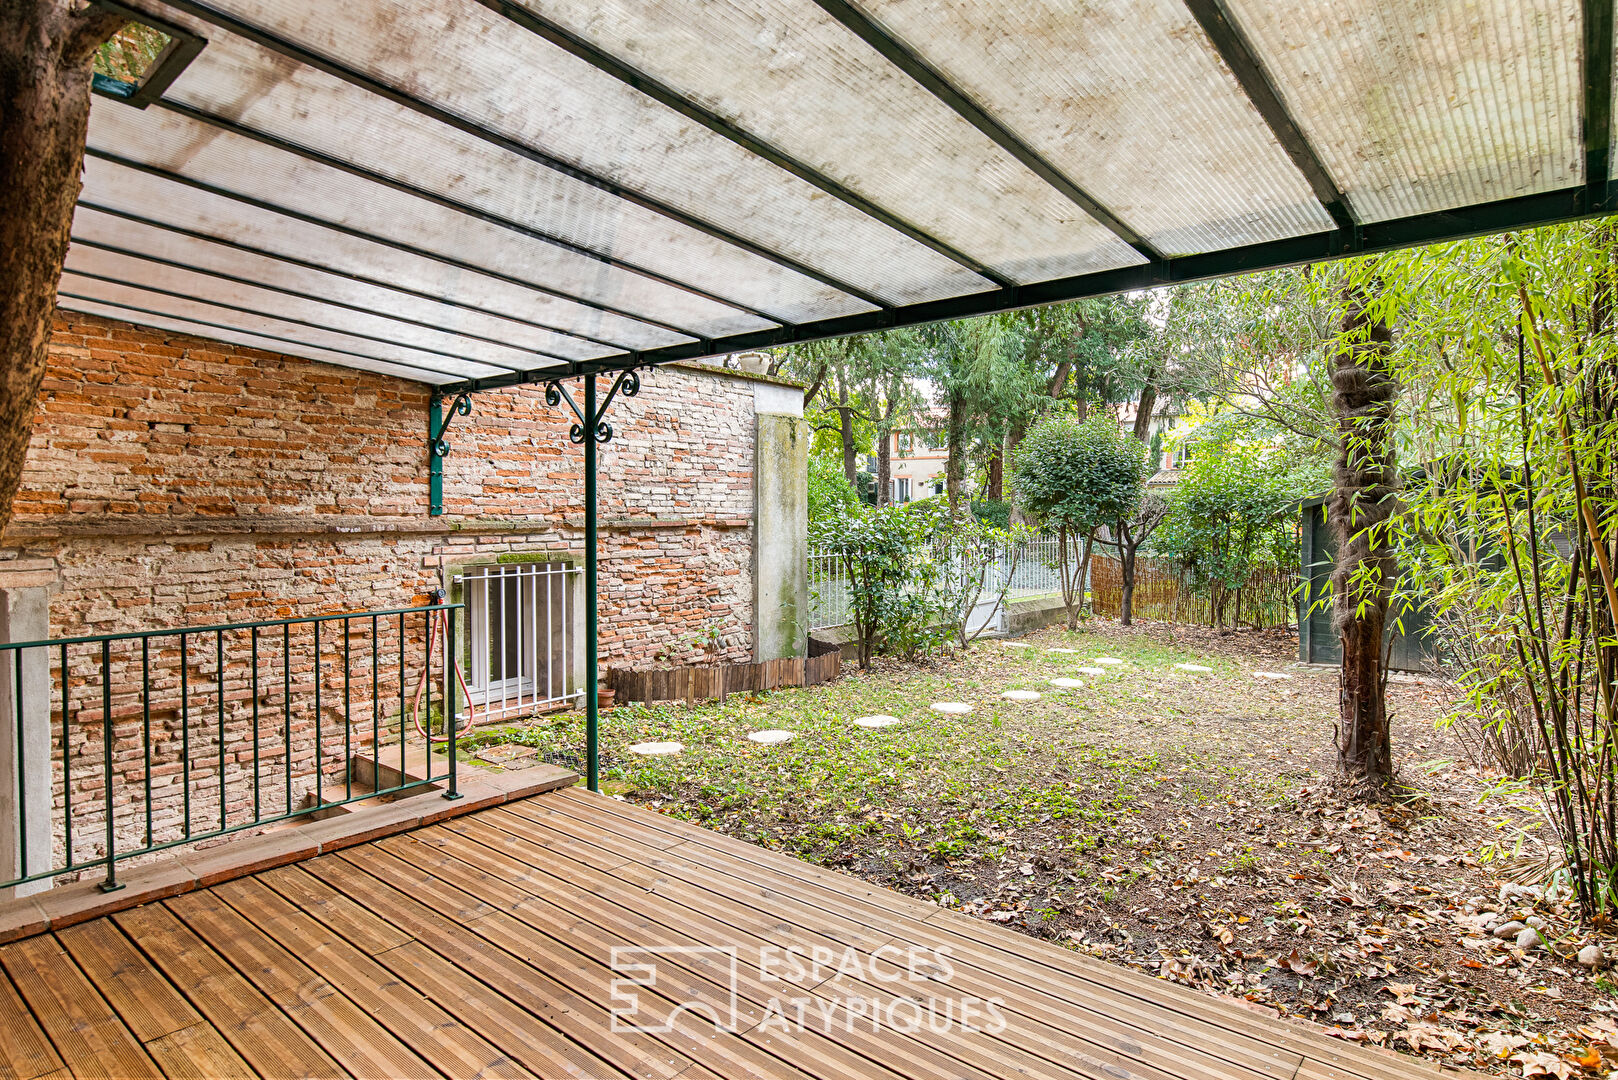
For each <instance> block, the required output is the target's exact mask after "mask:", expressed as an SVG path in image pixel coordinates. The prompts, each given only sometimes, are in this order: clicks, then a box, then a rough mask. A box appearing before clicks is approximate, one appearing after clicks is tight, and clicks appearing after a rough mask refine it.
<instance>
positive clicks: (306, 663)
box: [0, 604, 463, 890]
mask: <svg viewBox="0 0 1618 1080" xmlns="http://www.w3.org/2000/svg"><path fill="white" fill-rule="evenodd" d="M462 606H463V605H461V604H435V605H428V606H423V607H412V608H395V609H390V610H387V611H367V612H356V613H352V614H336V615H320V616H309V617H304V618H297V619H275V620H269V621H263V622H242V623H230V624H223V625H218V626H188V627H183V628H178V629H161V630H144V631H132V632H128V633H119V634H97V635H90V636H83V637H65V638H51V639H47V640H41V641H25V642H0V679H3V680H8V681H10V683H11V687H10V689H11V695H10V702H11V706H12V711H13V715H11V716H7V717H0V724H3V725H5V726H4V728H0V730H6V731H7V737H8V738H10V737H13V735H14V737H15V739H16V744H15V748H14V753H13V761H14V763H15V765H16V772H17V775H16V778H15V785H16V786H15V792H14V793H15V796H16V798H17V821H16V825H17V838H18V848H19V850H18V852H17V859H16V867H15V868H14V869H13V868H6V867H0V874H4V875H7V876H6V877H4V878H0V889H4V888H10V887H12V886H15V885H21V884H24V883H27V882H33V881H42V880H46V879H51V878H55V877H58V876H60V875H63V874H76V873H81V872H85V871H92V870H97V869H99V870H101V871H102V872H103V873H104V875H105V876H104V878H103V881H102V885H101V887H102V888H104V889H109V890H110V889H115V888H118V878H117V871H118V866H119V864H120V863H123V862H126V861H127V860H130V859H137V858H139V857H141V856H145V855H150V854H152V853H154V852H159V851H163V850H166V849H169V848H173V847H176V846H179V845H183V844H190V843H195V842H197V841H200V840H207V839H211V838H214V837H219V836H224V835H227V834H231V833H236V832H241V831H243V830H246V829H253V828H258V827H261V826H266V825H270V824H273V823H275V822H279V821H285V820H288V819H292V818H300V817H304V816H306V815H309V814H312V813H313V812H315V811H317V810H322V809H326V808H330V807H335V806H342V805H344V804H346V803H349V802H357V801H359V800H362V799H368V798H374V797H377V796H385V795H393V794H397V793H400V792H405V791H410V790H414V789H420V788H426V787H431V786H438V785H440V784H441V783H444V782H446V781H447V785H446V786H447V789H448V790H447V791H446V792H445V797H446V798H453V797H455V796H456V789H457V778H456V763H455V759H456V754H455V746H454V740H453V739H452V738H448V737H447V735H446V736H445V737H444V738H442V739H439V740H435V739H433V738H431V736H429V738H428V740H427V742H426V745H425V746H422V745H421V744H420V742H419V741H418V742H417V743H416V745H417V746H418V747H420V749H421V751H422V757H421V760H422V763H423V764H422V766H421V768H419V769H418V770H417V775H415V776H412V775H411V770H410V768H409V765H410V764H411V761H410V753H409V748H408V746H407V740H408V739H409V733H408V725H407V724H406V721H405V707H406V699H407V690H406V683H412V684H413V682H412V681H413V680H417V679H419V678H420V677H421V667H420V665H422V664H425V665H426V666H427V667H428V678H427V680H426V683H427V688H428V694H429V696H430V695H431V693H432V686H433V683H435V682H436V681H438V680H440V679H444V678H446V676H449V675H450V672H449V670H448V667H447V665H446V663H445V660H446V659H447V654H444V653H440V655H438V656H436V657H435V656H433V655H431V654H429V653H427V652H426V651H425V650H426V636H425V627H426V621H427V620H428V619H431V618H432V617H433V616H434V615H435V614H437V613H439V612H442V613H444V615H445V617H446V619H447V622H448V626H449V628H450V633H451V634H452V635H453V633H454V627H455V625H456V619H455V613H456V611H457V610H459V609H460V608H461V607H462ZM418 613H419V614H420V615H421V616H422V620H421V622H420V623H419V624H417V623H416V621H415V620H413V619H412V620H410V621H409V622H408V623H407V617H408V616H412V615H415V614H418ZM393 616H397V618H398V621H397V623H395V622H394V620H393V618H392V617H393ZM326 623H341V624H342V625H341V627H337V628H333V629H340V630H341V632H342V634H343V639H344V646H343V649H342V650H341V654H340V655H339V654H338V650H337V649H336V648H335V647H332V648H326V649H322V648H320V647H319V646H318V644H316V647H315V648H313V649H312V650H311V649H310V648H309V645H310V644H311V643H318V642H319V640H320V628H321V627H322V625H323V624H326ZM395 626H397V633H398V642H397V645H398V664H397V666H392V665H390V664H389V662H388V661H387V660H386V659H385V658H384V657H385V655H386V653H385V652H384V648H385V646H386V645H388V644H391V643H387V642H384V641H383V640H382V637H381V632H382V631H383V630H384V629H386V630H388V631H391V630H392V629H393V628H394V627H395ZM305 627H307V630H303V631H302V632H300V633H297V634H294V633H293V630H294V628H300V629H302V628H305ZM268 628H278V629H279V630H280V634H279V635H276V634H274V633H266V632H265V631H266V629H268ZM367 630H369V631H370V634H371V641H370V643H369V649H370V652H371V663H370V668H371V672H370V679H371V686H370V688H369V691H370V692H369V697H370V699H371V702H372V715H371V716H370V717H369V718H367V717H364V716H362V715H359V713H360V712H361V711H363V708H364V704H363V703H364V699H365V697H366V696H367V695H366V694H365V692H364V688H363V687H359V688H356V687H355V686H354V684H355V683H356V682H358V681H359V680H362V679H364V678H365V677H366V674H365V665H363V664H359V665H356V664H354V663H353V661H352V648H353V645H352V638H353V636H354V635H356V634H364V633H365V632H366V631H367ZM209 635H211V636H212V637H213V638H214V648H213V650H211V651H212V653H213V656H212V660H213V664H214V667H215V670H214V671H213V672H212V679H211V680H210V679H208V678H206V675H207V674H208V672H207V671H206V667H205V665H206V664H207V662H208V661H207V659H204V658H205V657H207V651H204V650H192V649H191V648H190V644H191V642H192V640H193V639H201V640H203V641H205V640H206V638H207V636H209ZM277 637H279V639H280V640H279V642H277V641H276V638H277ZM413 640H419V642H420V648H414V649H408V648H407V646H409V645H411V643H412V641H413ZM277 644H279V646H280V648H279V650H277V649H276V647H275V646H276V645H277ZM435 651H436V650H435ZM199 652H200V656H199ZM277 652H279V655H276V653H277ZM386 652H387V653H391V652H392V650H391V649H388V650H386ZM327 654H330V655H327ZM412 654H413V656H414V658H413V659H409V660H408V662H407V657H411V656H412ZM193 662H195V663H198V664H199V665H201V666H199V674H201V675H203V676H204V677H203V678H198V679H193V678H192V677H191V674H192V673H191V672H190V671H189V667H190V665H191V664H192V663H193ZM334 664H341V665H342V671H341V672H340V673H339V672H337V671H335V670H328V669H330V668H332V665H334ZM277 666H279V667H280V669H281V671H280V674H281V678H280V679H279V680H276V679H275V678H274V675H275V668H276V667H277ZM261 667H262V670H261ZM30 669H32V670H34V671H35V672H36V673H38V674H40V675H42V676H43V677H44V681H43V685H45V686H47V687H48V692H47V694H46V697H47V698H48V700H44V701H41V700H38V698H39V695H38V694H37V693H36V694H33V695H32V696H30V694H29V692H28V691H27V685H28V682H29V680H28V678H27V676H28V673H29V670H30ZM295 676H296V677H295ZM328 678H330V679H331V680H332V684H333V685H336V684H337V682H338V680H339V679H341V682H342V685H343V688H344V701H343V706H342V710H343V712H342V718H343V724H344V731H343V735H342V738H341V740H339V739H337V738H336V734H335V732H330V733H329V734H327V735H325V736H324V737H323V733H322V727H321V718H320V715H319V711H320V706H319V705H318V704H317V703H318V702H319V700H320V688H321V685H322V683H323V682H324V681H325V680H327V679H328ZM451 678H452V677H451ZM36 682H38V680H36ZM277 682H279V683H280V687H279V689H280V691H281V697H282V701H281V703H280V712H281V717H280V723H279V724H277V723H276V720H275V718H274V717H275V712H276V709H275V702H274V701H273V698H274V696H275V690H276V684H277ZM390 684H397V686H398V688H399V717H398V719H399V724H398V732H399V766H400V768H399V781H398V783H396V784H393V785H391V786H382V787H378V788H375V789H372V790H365V789H364V787H363V786H362V785H356V784H354V783H353V782H352V776H351V774H350V769H351V768H352V763H353V758H352V751H353V749H354V746H353V744H354V741H355V736H356V733H358V735H359V738H358V741H359V742H361V743H363V742H364V741H365V736H364V732H365V730H366V728H369V729H370V731H371V733H372V739H371V750H372V753H373V755H374V756H375V757H376V758H377V759H378V760H380V758H381V755H382V751H383V748H382V747H381V746H380V745H378V742H377V740H378V738H379V736H380V733H381V732H382V731H383V730H384V725H383V722H382V721H383V719H384V718H383V717H381V716H379V715H378V713H379V710H380V706H381V702H383V701H385V700H389V698H391V693H389V694H388V695H387V696H384V690H389V689H391V687H390ZM232 686H234V687H238V688H246V689H249V690H250V693H249V694H248V695H247V700H242V699H240V698H238V697H235V696H233V695H232V693H231V691H230V688H231V687H232ZM356 689H357V690H358V692H357V693H356V692H355V691H356ZM80 691H82V692H80ZM443 694H444V696H443V699H442V700H443V703H444V705H445V706H446V708H447V709H449V710H453V709H454V708H455V701H456V696H455V690H454V688H453V687H447V686H446V688H445V689H444V691H443ZM209 695H212V696H213V697H214V699H215V700H214V701H212V702H210V701H208V697H209ZM356 698H357V699H358V700H357V701H356ZM328 704H329V705H330V707H331V710H332V712H333V714H334V717H333V718H335V713H336V706H335V705H334V704H331V703H328ZM210 705H211V706H212V708H210V707H209V706H210ZM193 706H195V707H193ZM356 706H357V707H356ZM429 711H430V699H429ZM261 718H262V719H263V720H264V721H267V726H268V730H265V726H264V725H261ZM388 719H391V718H388ZM35 725H38V726H39V727H42V728H43V729H44V730H46V731H48V732H49V739H48V751H47V752H48V756H49V759H50V760H49V761H48V762H47V763H45V765H43V766H42V765H41V763H40V762H39V761H37V760H30V759H29V758H28V756H27V755H28V752H29V749H28V734H29V732H30V730H37V729H36V728H35ZM193 725H195V726H197V728H198V730H197V731H196V732H195V733H194V734H195V738H193V732H192V730H191V728H192V726H193ZM209 728H212V729H213V730H212V731H211V732H210V731H209ZM277 728H279V730H277ZM386 729H387V730H389V731H391V730H392V724H391V723H389V724H388V725H386ZM311 733H313V739H312V741H310V735H311ZM210 737H212V738H214V739H217V743H216V744H215V745H214V746H209V745H208V740H209V738H210ZM134 739H139V740H140V743H141V746H140V748H139V751H138V753H136V752H134V751H132V750H131V751H130V752H129V753H125V752H124V750H123V749H122V748H121V747H120V742H121V741H123V740H134ZM300 740H301V741H300ZM437 741H441V742H444V743H445V745H444V746H440V747H435V746H434V745H433V743H434V742H437ZM328 742H329V743H330V744H331V745H332V746H333V747H335V748H337V749H336V753H335V754H328V753H327V749H326V743H328ZM435 751H436V752H439V756H436V757H435ZM35 753H36V755H37V750H36V752H35ZM339 756H340V758H341V760H339ZM277 758H280V759H281V760H280V761H279V762H277V761H276V759H277ZM232 763H234V764H232ZM338 766H340V767H341V768H342V770H343V774H344V777H345V780H344V783H343V785H342V789H341V791H337V790H333V791H332V792H331V794H332V796H333V797H332V798H326V797H325V791H324V787H323V786H322V774H323V772H324V771H325V770H327V769H330V768H334V767H338ZM266 768H267V769H269V770H270V771H271V775H272V776H273V775H274V772H275V770H276V769H277V768H279V769H280V770H281V771H282V772H283V773H284V781H285V782H284V797H283V798H282V799H281V800H277V799H276V798H275V796H273V795H269V796H267V797H266V793H265V792H264V791H263V789H262V779H263V777H262V771H263V770H264V769H266ZM249 769H250V770H251V773H250V774H249V772H248V770H249ZM380 772H381V770H376V773H377V775H378V778H379V779H380ZM210 773H212V775H210ZM249 782H251V785H252V789H251V792H249V791H248V789H247V786H246V785H247V784H248V783H249ZM300 785H301V786H305V787H307V788H309V789H312V790H311V794H312V793H313V790H321V792H322V793H321V795H319V796H318V797H316V798H315V799H314V800H313V801H307V800H304V801H300V800H299V799H298V797H297V787H298V786H300ZM75 795H78V796H82V797H81V798H75ZM338 796H340V797H338ZM215 798H217V799H218V800H219V803H218V806H217V807H214V806H209V805H207V803H208V802H209V801H210V800H212V799H215ZM233 798H234V800H235V801H232V800H233ZM277 802H279V805H277ZM31 805H32V806H34V807H39V806H46V807H49V809H50V810H51V811H52V813H51V818H52V819H54V822H53V825H52V828H51V832H52V833H53V835H52V837H51V840H50V842H49V843H48V844H47V845H44V846H48V847H49V849H50V850H49V851H48V853H46V854H48V858H47V857H44V856H43V855H42V853H41V852H40V850H39V847H40V846H41V845H40V844H39V843H38V842H37V841H35V840H32V839H31V837H30V832H29V821H30V818H29V816H28V811H29V809H30V806H31ZM204 823H206V824H205V826H204ZM31 843H33V844H34V850H32V851H30V844H31ZM41 867H42V868H41ZM17 870H20V871H21V873H16V871H17ZM13 875H14V876H13Z"/></svg>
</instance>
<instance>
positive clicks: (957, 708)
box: [928, 701, 972, 716]
mask: <svg viewBox="0 0 1618 1080" xmlns="http://www.w3.org/2000/svg"><path fill="white" fill-rule="evenodd" d="M928 708H929V709H931V710H933V712H936V713H943V714H944V715H945V716H965V715H966V714H967V713H969V712H971V711H972V706H970V705H968V704H967V703H966V702H964V701H935V702H933V703H932V704H931V705H929V706H928Z"/></svg>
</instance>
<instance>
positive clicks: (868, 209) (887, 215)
mask: <svg viewBox="0 0 1618 1080" xmlns="http://www.w3.org/2000/svg"><path fill="white" fill-rule="evenodd" d="M479 2H480V3H481V4H483V6H484V7H486V8H488V9H489V10H491V11H493V12H496V13H497V14H499V15H502V16H504V17H505V18H507V19H510V20H511V21H512V22H514V23H516V24H517V25H518V26H521V27H522V28H523V29H525V30H527V31H528V32H529V33H531V34H534V35H535V36H537V37H541V38H544V39H545V40H546V41H548V42H550V43H551V44H552V45H555V46H556V47H557V48H559V49H562V50H564V51H566V52H568V53H571V54H572V55H574V56H576V57H578V58H579V59H580V60H583V61H584V62H585V63H587V64H589V65H590V66H591V67H593V68H595V69H596V70H598V71H602V72H605V73H606V74H608V75H611V76H612V77H613V78H615V79H617V80H618V81H620V82H622V83H624V84H625V85H627V86H632V87H634V88H635V89H636V90H639V91H640V92H641V93H643V94H645V95H646V96H647V97H649V98H651V99H652V100H653V101H656V102H658V103H659V104H661V105H665V106H667V107H668V108H670V109H673V110H674V111H675V112H677V113H679V114H680V115H681V116H684V117H685V118H687V119H688V120H694V121H696V122H697V123H699V124H701V125H702V126H703V127H705V128H707V129H708V130H709V131H711V132H713V133H714V134H715V135H718V136H720V137H721V138H724V139H728V140H729V141H731V142H733V143H735V144H736V145H737V146H740V147H741V148H742V149H744V150H746V151H747V152H748V153H750V154H752V155H753V156H755V157H760V158H763V159H764V160H765V161H768V162H769V163H770V164H772V165H774V166H776V167H777V168H780V169H784V170H786V171H787V172H789V173H791V174H792V175H793V176H796V177H797V178H798V179H799V180H802V181H804V182H805V183H808V184H813V185H814V186H815V187H817V188H819V189H820V190H821V191H824V192H825V193H826V194H828V195H830V196H831V197H832V198H834V199H836V200H838V201H839V202H842V203H845V204H846V205H848V206H851V207H853V208H854V209H856V210H858V211H859V212H860V213H862V214H864V215H866V216H867V217H870V218H872V219H874V220H876V221H879V222H881V223H882V224H884V225H886V226H887V227H888V228H890V229H892V230H894V231H895V232H897V233H901V234H903V235H904V236H906V237H909V238H910V239H911V240H914V241H916V242H917V243H918V244H923V245H925V246H926V247H929V248H931V249H932V250H933V251H936V252H937V253H938V254H940V255H942V256H944V257H945V258H946V259H949V260H950V261H952V262H954V263H956V264H958V265H960V266H964V267H965V268H966V269H968V270H971V271H972V272H973V273H975V274H979V275H981V276H982V277H984V278H987V279H988V280H989V281H992V282H994V283H995V284H996V285H1002V286H1004V285H1010V284H1011V283H1012V282H1011V279H1010V278H1008V277H1006V276H1005V275H1003V274H1001V273H1000V272H999V271H997V270H995V269H994V268H993V267H991V266H987V265H985V264H984V263H982V262H980V261H978V260H977V259H974V258H973V257H972V256H970V255H968V254H966V253H965V252H963V251H961V250H959V249H958V248H955V247H952V246H951V245H949V244H947V243H945V242H944V241H943V240H940V239H939V238H938V237H936V236H933V235H932V234H930V233H928V232H926V231H925V230H923V229H922V228H920V227H919V226H917V225H914V224H912V223H911V222H909V221H906V220H905V219H904V218H902V217H900V216H899V215H898V214H895V213H893V212H892V211H890V210H888V209H887V208H886V207H883V206H879V205H878V204H877V203H875V202H873V201H872V200H870V199H867V198H866V197H865V196H863V195H861V194H859V193H858V192H857V191H854V190H853V189H852V188H850V187H848V185H846V184H842V183H839V182H838V181H836V180H834V179H832V178H831V177H830V176H827V175H826V174H825V173H824V172H822V171H821V170H819V169H816V168H814V167H813V166H811V165H809V164H808V163H806V162H803V161H800V160H798V159H797V158H795V157H793V156H791V155H790V154H788V153H787V152H786V151H784V150H782V149H780V148H779V147H777V146H772V145H771V144H770V143H767V142H765V141H764V140H763V139H761V138H759V137H758V136H756V135H753V134H751V133H750V132H747V131H744V130H742V129H741V128H740V127H738V126H736V125H735V124H733V123H731V122H730V121H729V120H726V119H725V118H724V117H722V116H720V115H719V114H718V113H716V112H714V111H713V110H711V109H708V108H705V107H703V106H702V105H699V104H697V103H696V102H695V101H692V100H691V99H690V98H688V97H686V96H685V95H684V94H681V93H680V92H679V91H678V90H675V89H674V88H673V87H671V86H669V85H668V84H666V83H664V82H662V81H660V80H658V79H654V78H653V77H652V76H650V75H648V74H646V73H645V72H643V71H640V70H637V69H636V68H634V67H631V66H630V65H629V64H626V63H625V62H624V61H622V60H620V59H618V58H617V57H616V56H613V55H612V54H610V53H608V52H606V51H604V50H602V49H599V48H597V47H596V46H594V45H592V44H591V43H590V42H588V41H586V40H585V39H584V38H582V37H580V36H579V35H577V34H575V33H573V32H572V31H570V30H568V29H567V28H566V27H563V26H561V25H559V24H557V23H555V22H552V21H551V20H550V19H547V18H545V17H544V16H542V15H540V14H538V13H537V12H535V11H532V10H530V9H529V8H527V7H525V6H523V5H522V4H514V3H512V2H511V0H479Z"/></svg>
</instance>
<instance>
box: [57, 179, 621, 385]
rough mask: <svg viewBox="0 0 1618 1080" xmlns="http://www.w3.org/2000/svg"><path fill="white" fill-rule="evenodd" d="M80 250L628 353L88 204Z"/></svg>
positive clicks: (549, 346) (574, 347) (79, 220)
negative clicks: (115, 253)
mask: <svg viewBox="0 0 1618 1080" xmlns="http://www.w3.org/2000/svg"><path fill="white" fill-rule="evenodd" d="M73 244H74V247H73V248H71V249H70V250H69V254H68V263H69V265H71V264H72V261H73V254H74V252H76V251H78V250H80V249H81V248H82V249H85V250H103V251H120V252H124V253H127V254H130V255H139V256H141V257H142V258H143V259H145V260H149V261H155V262H158V263H160V264H164V265H178V266H182V267H192V268H195V269H197V270H198V271H199V272H202V273H206V274H211V275H214V276H217V277H219V278H220V279H222V280H226V281H234V282H238V283H247V284H252V285H258V286H261V287H263V288H267V289H275V290H279V291H281V292H284V293H286V294H288V295H295V296H302V297H305V298H312V299H317V300H324V301H326V302H328V303H332V304H338V305H344V306H347V307H350V308H353V309H357V310H359V311H365V312H374V313H376V314H378V315H383V316H386V317H388V318H391V319H397V320H399V321H402V322H409V323H411V324H413V325H419V326H423V327H426V328H428V329H436V330H441V331H444V332H445V333H449V334H457V335H461V336H466V337H472V338H475V339H477V340H481V341H486V342H490V343H493V344H502V345H508V346H510V347H512V348H516V349H527V350H530V351H532V352H535V353H548V354H550V355H552V356H563V357H567V358H569V359H573V360H588V359H591V358H594V357H600V356H609V355H612V354H614V353H617V352H619V351H621V350H619V349H617V348H614V347H612V346H610V345H602V344H599V343H596V342H592V341H588V340H586V339H584V338H579V337H570V336H567V335H565V334H559V333H554V332H551V331H547V330H543V329H540V328H539V327H537V326H533V325H530V324H529V323H525V322H518V321H516V320H513V319H507V318H500V317H498V316H496V315H490V314H485V313H483V312H480V311H475V310H472V309H470V308H463V307H456V306H454V305H452V304H446V303H442V302H438V301H434V300H432V299H430V298H427V297H423V296H418V295H412V294H411V293H407V292H402V291H400V290H398V289H396V288H386V287H383V286H380V285H374V284H370V283H368V282H364V281H356V280H354V279H353V278H350V277H348V276H346V275H344V274H340V273H329V272H322V271H319V270H316V269H313V268H310V267H306V266H302V265H298V264H294V263H290V262H287V261H285V260H283V259H277V258H273V257H270V256H268V255H262V254H258V253H256V252H252V251H247V250H244V249H241V248H236V247H232V246H230V245H228V244H223V243H218V242H213V241H209V240H206V239H202V238H199V237H195V236H188V235H185V234H182V233H178V232H173V231H171V230H168V229H163V228H160V227H158V226H155V225H148V224H144V223H141V222H137V221H132V220H130V219H128V218H124V217H119V216H117V215H114V214H108V213H102V212H100V211H98V210H95V209H92V208H91V207H89V206H84V205H81V206H80V207H79V208H78V210H77V212H76V213H75V214H74V216H73Z"/></svg>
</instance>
